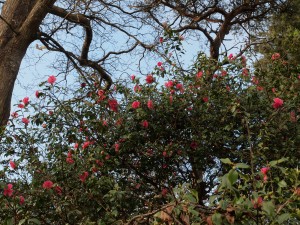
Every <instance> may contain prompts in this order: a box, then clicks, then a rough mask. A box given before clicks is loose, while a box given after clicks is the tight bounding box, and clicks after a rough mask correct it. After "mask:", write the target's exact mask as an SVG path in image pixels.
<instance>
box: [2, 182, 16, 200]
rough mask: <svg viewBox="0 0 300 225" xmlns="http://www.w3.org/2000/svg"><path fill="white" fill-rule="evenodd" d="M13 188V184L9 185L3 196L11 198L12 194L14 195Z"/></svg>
mask: <svg viewBox="0 0 300 225" xmlns="http://www.w3.org/2000/svg"><path fill="white" fill-rule="evenodd" d="M12 188H13V185H12V184H8V185H7V188H4V191H3V195H4V196H8V197H11V196H12V194H13V192H14V190H13V189H12Z"/></svg>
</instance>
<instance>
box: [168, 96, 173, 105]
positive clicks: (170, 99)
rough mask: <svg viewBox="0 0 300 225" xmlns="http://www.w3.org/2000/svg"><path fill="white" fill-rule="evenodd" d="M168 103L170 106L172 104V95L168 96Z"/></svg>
mask: <svg viewBox="0 0 300 225" xmlns="http://www.w3.org/2000/svg"><path fill="white" fill-rule="evenodd" d="M169 102H170V104H171V105H172V103H173V96H172V95H170V97H169Z"/></svg>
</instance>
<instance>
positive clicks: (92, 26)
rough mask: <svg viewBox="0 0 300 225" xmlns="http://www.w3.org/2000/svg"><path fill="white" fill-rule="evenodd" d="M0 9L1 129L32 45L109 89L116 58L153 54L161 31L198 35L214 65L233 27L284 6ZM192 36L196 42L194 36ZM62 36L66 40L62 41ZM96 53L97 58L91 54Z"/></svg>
mask: <svg viewBox="0 0 300 225" xmlns="http://www.w3.org/2000/svg"><path fill="white" fill-rule="evenodd" d="M2 4H3V6H2V14H1V24H0V27H1V36H0V39H1V46H0V50H1V55H2V58H3V60H1V63H2V64H3V66H0V67H1V68H2V71H1V73H0V74H1V75H0V76H1V77H0V79H1V81H2V82H1V86H0V94H1V96H2V97H1V99H0V124H1V125H5V124H6V122H7V119H8V117H9V111H10V101H11V95H12V91H13V87H14V82H15V80H16V77H17V74H18V71H19V67H20V64H21V61H22V59H23V57H24V55H25V53H26V50H27V48H28V46H29V45H30V44H31V43H32V42H33V41H34V40H40V41H41V42H42V43H43V44H44V45H45V46H46V48H47V49H48V50H51V51H57V52H60V53H62V54H63V55H64V56H65V57H66V58H65V59H66V61H59V62H60V63H62V62H65V63H64V64H65V65H67V67H66V70H65V71H67V72H70V71H71V70H72V69H76V70H77V72H79V73H80V74H81V75H82V76H85V74H84V73H85V72H86V70H85V69H83V68H82V67H86V68H90V69H92V70H94V72H95V74H97V75H96V76H97V77H99V80H100V81H101V82H100V83H101V85H104V86H105V87H106V89H107V88H109V86H110V85H111V83H112V80H111V74H113V73H112V72H108V71H111V70H112V71H114V70H115V69H116V68H115V67H114V66H115V65H116V61H115V60H116V59H118V57H116V56H118V55H120V54H124V53H129V52H131V51H132V50H133V49H135V48H136V47H137V46H141V47H142V49H141V52H140V53H141V56H143V51H144V50H145V49H146V50H147V49H148V50H151V51H152V50H154V46H155V45H154V44H155V43H157V40H158V37H159V35H160V34H161V33H162V30H161V29H162V28H163V29H164V30H166V31H168V32H169V31H171V30H174V31H176V32H181V31H182V32H183V31H200V32H201V33H202V34H204V36H205V37H206V38H207V40H208V42H209V46H210V55H211V58H213V59H215V60H217V59H218V57H219V51H220V47H221V44H222V42H223V41H224V38H225V36H226V35H227V34H228V33H229V32H230V31H231V30H232V28H234V27H235V26H237V25H242V26H243V25H245V24H247V22H249V21H252V20H254V19H256V20H260V19H262V18H264V16H266V15H267V14H268V13H269V12H270V11H271V9H273V8H274V7H277V6H279V5H280V4H282V2H281V1H278V2H277V1H255V2H253V1H249V2H244V1H241V2H235V3H228V2H226V1H205V2H203V1H182V2H181V1H174V2H173V1H171V2H170V1H147V3H144V2H135V3H132V2H131V1H128V2H127V1H122V2H121V1H116V2H110V1H77V0H76V1H75V0H72V1H63V2H60V1H55V0H52V1H50V0H49V1H46V0H40V1H33V0H28V1H22V2H19V1H15V0H7V1H3V2H2ZM54 4H56V5H55V6H54ZM168 10H169V11H168ZM161 16H163V18H162V17H161ZM165 16H167V17H169V18H170V19H169V20H170V21H169V22H167V24H163V23H162V22H160V21H165V18H164V17H165ZM78 27H80V28H82V29H83V30H84V34H83V35H80V36H78V31H79V30H78ZM140 27H142V29H140ZM173 27H174V28H173ZM152 28H154V29H152ZM148 29H149V30H148ZM112 32H113V34H112ZM114 32H117V33H114ZM119 34H121V35H119ZM194 34H195V35H196V36H195V37H196V40H199V37H198V36H197V32H195V33H194ZM95 35H96V36H97V35H98V38H95ZM115 35H116V36H119V37H123V40H125V41H124V42H123V43H121V44H120V45H123V46H126V47H125V48H122V47H120V46H118V45H115V43H116V40H112V37H114V36H115ZM65 37H67V38H68V39H67V40H64V38H65ZM93 37H94V38H93ZM69 38H70V39H69ZM69 40H72V41H71V42H69ZM93 40H94V41H93ZM82 41H83V43H82ZM118 42H120V38H119V39H118ZM74 43H75V44H74ZM79 43H82V47H81V49H79V48H78V45H79ZM98 49H101V53H100V56H99V54H89V53H90V52H94V51H97V50H98ZM59 67H61V65H60V66H59ZM59 67H57V68H59ZM64 68H65V67H64ZM105 68H106V69H105ZM87 70H88V69H87ZM103 82H104V83H105V84H104V83H103Z"/></svg>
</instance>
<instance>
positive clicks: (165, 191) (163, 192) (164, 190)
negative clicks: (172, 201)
mask: <svg viewBox="0 0 300 225" xmlns="http://www.w3.org/2000/svg"><path fill="white" fill-rule="evenodd" d="M167 194H168V189H166V188H163V189H162V190H161V195H162V196H166V195H167Z"/></svg>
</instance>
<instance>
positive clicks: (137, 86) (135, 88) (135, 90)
mask: <svg viewBox="0 0 300 225" xmlns="http://www.w3.org/2000/svg"><path fill="white" fill-rule="evenodd" d="M133 90H134V92H136V93H137V92H140V91H141V90H142V88H141V87H140V85H138V84H137V85H135V86H134V88H133Z"/></svg>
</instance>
